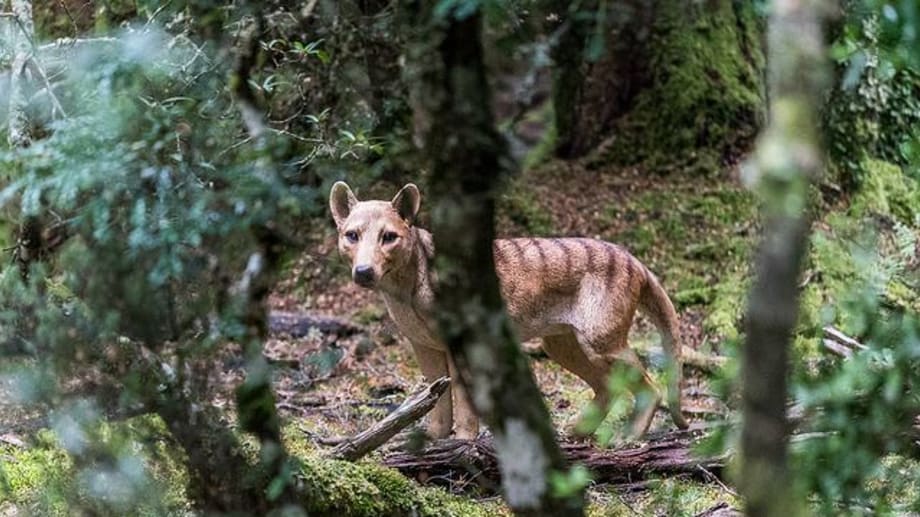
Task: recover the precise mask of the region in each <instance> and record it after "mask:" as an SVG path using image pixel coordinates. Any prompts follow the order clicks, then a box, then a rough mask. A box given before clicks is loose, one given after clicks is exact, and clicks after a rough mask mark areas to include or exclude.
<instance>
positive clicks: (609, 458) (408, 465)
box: [383, 429, 726, 487]
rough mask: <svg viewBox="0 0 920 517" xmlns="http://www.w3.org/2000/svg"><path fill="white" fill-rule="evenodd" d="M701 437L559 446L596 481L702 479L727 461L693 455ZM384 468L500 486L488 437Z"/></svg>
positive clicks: (396, 456) (450, 443) (395, 457)
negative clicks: (608, 445) (614, 445)
mask: <svg viewBox="0 0 920 517" xmlns="http://www.w3.org/2000/svg"><path fill="white" fill-rule="evenodd" d="M704 434H705V433H704V431H703V430H701V429H691V430H686V431H669V432H664V433H657V434H655V435H650V436H649V437H648V438H647V439H646V440H645V441H643V442H642V443H639V444H630V445H626V446H624V447H621V448H616V449H603V448H599V447H597V446H595V445H593V444H589V443H582V442H568V443H562V444H560V447H561V449H562V453H563V455H564V456H565V459H566V462H567V463H568V464H570V465H571V464H575V463H577V464H581V465H584V466H585V467H587V468H588V470H590V471H591V472H592V475H593V477H594V480H595V482H598V483H609V484H621V483H633V482H635V481H636V480H640V479H645V478H648V477H649V476H662V475H677V474H683V475H687V476H692V477H695V478H700V479H706V476H707V475H708V474H709V473H713V472H715V473H719V472H721V470H722V468H723V467H724V465H725V461H726V457H725V456H697V455H696V454H695V453H694V452H693V451H692V448H693V446H694V444H696V443H697V442H698V441H699V439H700V437H701V436H703V435H704ZM383 464H384V465H386V466H388V467H391V468H395V469H397V470H399V471H400V472H402V473H403V474H404V475H406V476H409V477H413V478H415V479H418V480H419V481H422V482H425V481H427V480H432V481H434V482H435V483H440V484H444V483H448V484H450V485H451V486H465V485H468V484H471V483H475V484H476V485H479V486H480V487H498V486H500V483H499V481H500V480H499V470H498V459H497V457H496V454H495V448H494V447H493V444H492V440H491V438H488V437H480V438H478V439H476V440H471V441H467V440H439V441H437V442H434V443H433V444H431V445H429V446H428V447H426V448H424V449H422V450H421V451H418V452H406V451H397V452H392V453H390V454H388V455H387V456H386V457H385V458H384V459H383Z"/></svg>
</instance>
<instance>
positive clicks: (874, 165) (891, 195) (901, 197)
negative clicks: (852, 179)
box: [850, 159, 920, 225]
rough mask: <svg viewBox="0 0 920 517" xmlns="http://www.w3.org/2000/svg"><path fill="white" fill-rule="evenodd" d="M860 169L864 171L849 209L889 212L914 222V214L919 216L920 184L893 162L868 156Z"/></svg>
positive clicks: (862, 212) (857, 213)
mask: <svg viewBox="0 0 920 517" xmlns="http://www.w3.org/2000/svg"><path fill="white" fill-rule="evenodd" d="M861 169H862V170H863V171H864V175H863V177H862V182H861V184H860V186H859V190H858V191H857V193H856V195H855V196H854V197H853V202H852V204H851V205H850V212H851V213H852V214H853V215H855V216H857V217H859V216H864V215H869V214H881V215H888V216H891V217H894V218H895V219H897V220H899V221H901V222H902V223H904V224H908V225H910V224H913V222H914V218H915V217H917V216H920V185H917V182H916V181H914V180H913V179H912V178H910V177H908V176H907V175H906V174H904V172H903V171H902V170H901V167H899V166H898V165H895V164H893V163H889V162H885V161H881V160H872V159H867V160H864V161H863V163H862V166H861Z"/></svg>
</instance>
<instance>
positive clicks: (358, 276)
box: [355, 266, 374, 287]
mask: <svg viewBox="0 0 920 517" xmlns="http://www.w3.org/2000/svg"><path fill="white" fill-rule="evenodd" d="M355 283H356V284H358V285H360V286H362V287H370V286H371V285H373V284H374V268H373V266H356V267H355Z"/></svg>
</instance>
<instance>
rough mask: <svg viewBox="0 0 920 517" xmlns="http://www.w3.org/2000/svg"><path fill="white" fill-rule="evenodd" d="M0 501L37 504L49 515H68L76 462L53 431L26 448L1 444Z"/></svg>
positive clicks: (39, 437) (43, 432) (34, 505)
mask: <svg viewBox="0 0 920 517" xmlns="http://www.w3.org/2000/svg"><path fill="white" fill-rule="evenodd" d="M0 457H2V458H3V461H2V462H0V502H10V503H13V504H16V505H29V506H30V507H36V508H38V509H39V510H40V512H41V513H45V514H48V515H64V514H65V513H66V509H67V499H66V497H65V496H64V494H65V489H64V488H65V487H66V485H67V482H68V479H69V478H70V477H71V476H72V473H73V463H72V462H71V461H70V458H69V457H68V456H67V453H65V452H64V450H63V449H61V448H60V447H59V446H57V444H56V441H55V440H54V437H53V435H52V434H51V432H50V431H42V432H40V433H39V434H38V436H37V438H36V444H35V445H34V446H32V447H29V448H26V449H23V448H19V447H14V446H12V445H2V444H0Z"/></svg>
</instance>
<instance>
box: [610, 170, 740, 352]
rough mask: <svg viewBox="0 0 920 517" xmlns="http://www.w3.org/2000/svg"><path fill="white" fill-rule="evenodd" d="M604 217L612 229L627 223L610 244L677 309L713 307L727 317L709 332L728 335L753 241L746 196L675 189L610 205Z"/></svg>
mask: <svg viewBox="0 0 920 517" xmlns="http://www.w3.org/2000/svg"><path fill="white" fill-rule="evenodd" d="M604 217H606V218H607V219H608V221H610V222H611V223H614V222H616V221H627V222H628V226H627V227H626V228H625V229H624V230H622V231H620V232H617V233H615V234H614V235H612V236H609V237H610V240H612V241H614V242H619V243H621V244H623V245H624V246H626V247H627V248H629V249H630V250H631V251H632V252H633V254H634V255H636V256H637V257H638V258H639V259H640V260H642V261H643V262H645V263H646V264H647V265H648V266H649V267H650V268H651V269H652V270H653V271H655V272H656V273H657V274H658V275H659V276H660V277H661V278H662V279H663V280H664V282H665V284H666V285H667V287H668V292H669V293H670V294H671V298H672V300H673V301H674V303H675V304H676V305H678V306H679V307H687V306H693V305H703V306H706V305H712V304H714V303H716V302H718V304H719V306H724V307H725V308H726V309H727V311H726V312H727V315H726V316H724V318H722V320H720V321H718V322H714V323H713V325H711V328H712V329H718V331H719V334H720V335H730V334H732V332H731V331H730V329H731V328H733V326H734V322H735V321H736V320H737V319H738V318H737V314H736V309H737V306H738V301H739V300H738V299H739V298H740V297H741V296H742V295H743V293H744V291H745V287H746V284H745V283H744V282H743V280H744V276H745V273H746V271H747V268H748V265H747V263H748V258H749V256H750V254H751V253H750V252H751V240H752V239H751V237H750V236H748V233H749V231H750V229H751V227H752V225H753V224H754V221H756V217H757V212H756V205H755V201H754V198H753V196H752V195H751V194H750V193H748V192H746V191H744V190H740V189H732V188H730V187H726V186H722V187H720V188H718V189H713V190H706V189H705V188H699V186H698V185H684V186H676V187H672V188H670V189H665V190H656V191H650V192H646V193H645V194H642V195H641V196H639V197H638V198H636V199H634V200H631V201H630V202H628V203H626V204H621V203H619V204H615V205H612V206H611V207H609V208H608V209H607V211H606V212H605V214H604ZM720 314H721V313H720ZM719 317H721V316H719ZM723 320H724V321H723Z"/></svg>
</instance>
